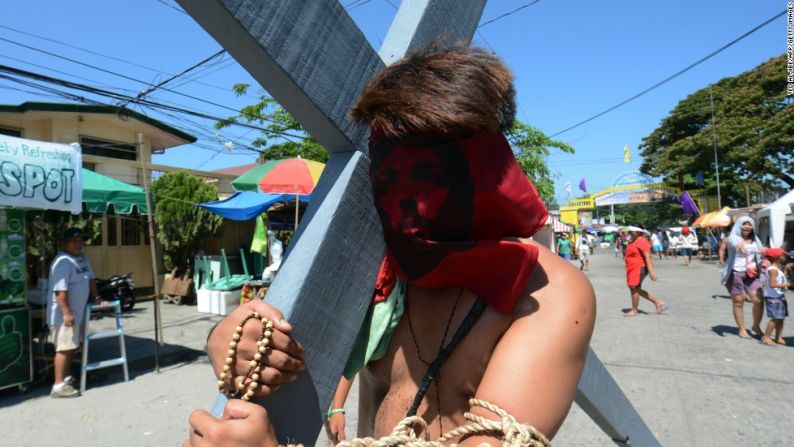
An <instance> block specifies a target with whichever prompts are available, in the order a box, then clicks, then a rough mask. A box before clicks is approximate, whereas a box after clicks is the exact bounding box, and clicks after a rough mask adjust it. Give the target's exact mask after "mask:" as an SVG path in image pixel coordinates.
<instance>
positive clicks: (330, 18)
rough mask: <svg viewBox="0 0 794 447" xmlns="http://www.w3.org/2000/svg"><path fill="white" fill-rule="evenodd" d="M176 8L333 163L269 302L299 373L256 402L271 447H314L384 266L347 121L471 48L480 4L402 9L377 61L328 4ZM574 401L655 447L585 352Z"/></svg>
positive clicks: (200, 1) (197, 1) (435, 3)
mask: <svg viewBox="0 0 794 447" xmlns="http://www.w3.org/2000/svg"><path fill="white" fill-rule="evenodd" d="M177 1H178V3H179V4H180V5H181V6H182V7H183V8H184V9H185V10H186V11H187V12H188V13H189V14H190V15H191V16H192V17H193V18H194V19H195V20H196V21H197V22H198V23H199V24H200V25H201V26H202V27H203V28H204V29H205V30H206V31H207V32H208V33H209V34H210V35H212V36H213V37H214V38H215V39H216V40H217V41H218V42H219V43H220V44H221V45H222V46H223V47H224V48H225V49H226V50H227V51H228V52H229V54H231V55H232V57H234V58H235V59H236V60H237V61H238V62H239V63H240V65H242V66H243V67H244V68H245V69H246V70H248V72H249V73H250V74H251V75H252V76H253V77H254V78H255V79H256V80H257V81H258V82H259V83H260V84H261V85H262V86H263V87H264V88H265V89H266V90H267V91H268V92H269V93H270V94H271V95H272V96H273V98H275V99H276V100H277V101H278V102H279V104H281V105H282V106H283V107H284V109H286V110H287V111H288V112H289V113H291V114H292V115H293V116H294V117H295V118H296V119H297V120H298V122H300V123H301V125H302V126H303V127H304V128H305V129H306V130H307V131H308V132H309V133H310V134H311V135H312V136H313V137H315V138H316V139H317V141H319V142H320V144H322V145H323V146H324V147H325V148H326V149H328V150H329V151H330V152H331V157H330V158H329V160H328V163H327V165H326V167H325V170H324V172H323V175H322V177H321V178H320V181H319V183H318V185H317V187H316V189H315V190H314V192H313V194H312V202H311V205H310V206H309V209H308V210H307V213H306V216H305V217H304V218H303V221H302V222H301V226H300V228H299V229H298V233H297V234H296V235H295V237H294V238H293V243H292V244H291V246H290V250H289V252H288V256H287V257H286V259H285V260H284V262H283V263H282V265H281V268H280V270H279V274H278V276H277V278H276V280H275V281H274V282H273V284H272V286H271V288H270V290H269V291H268V301H269V302H270V303H271V304H273V305H274V306H276V307H277V308H279V309H280V310H281V311H282V312H284V314H285V315H286V317H287V319H288V320H289V321H290V322H291V323H292V324H293V325H294V327H295V331H294V336H295V337H296V338H297V339H298V340H299V341H300V342H301V343H302V344H303V346H304V347H305V349H306V362H307V365H308V369H307V371H306V372H304V373H302V374H301V375H300V377H299V380H298V381H297V382H295V383H292V384H289V385H286V386H284V387H283V388H282V390H280V391H279V392H277V393H275V395H274V396H271V397H269V398H267V399H262V400H261V401H260V403H262V404H263V405H265V406H266V407H267V408H268V410H269V414H270V416H271V420H272V422H273V424H274V425H275V427H276V431H277V433H278V434H279V438H280V439H279V440H280V442H285V441H287V440H289V441H290V442H300V443H303V444H304V445H313V444H314V442H315V441H316V438H317V435H318V433H319V431H320V429H321V427H322V422H323V418H324V416H325V411H326V410H327V409H328V406H329V405H330V402H331V399H332V397H333V394H334V392H335V390H336V386H337V384H338V381H339V378H340V376H341V374H342V369H343V367H344V365H345V363H346V361H347V357H348V355H349V353H350V351H351V349H352V346H353V342H354V340H355V337H356V335H357V333H358V330H359V329H360V327H361V323H362V321H363V319H364V315H365V313H366V311H367V308H368V306H369V302H370V299H371V297H372V292H373V285H374V283H375V278H376V276H377V272H378V267H379V266H380V262H381V260H382V259H383V255H384V243H383V237H382V230H381V225H380V221H379V220H378V218H377V215H376V212H375V207H374V205H373V202H372V195H371V189H370V184H369V178H368V176H367V169H368V165H369V159H368V158H367V137H368V132H369V130H368V129H367V128H366V127H364V126H360V125H356V124H353V123H352V122H351V121H349V120H348V119H347V111H348V110H349V109H350V108H351V107H352V106H353V104H354V103H355V101H356V100H357V98H358V96H359V94H360V92H361V91H362V89H363V87H364V86H365V85H366V84H367V82H368V81H369V79H370V78H372V76H373V75H374V74H375V73H377V72H378V71H380V70H382V69H383V68H384V67H385V64H388V63H391V62H393V61H395V60H397V59H399V58H401V57H402V56H403V55H404V54H405V53H406V52H408V51H410V50H412V49H416V48H421V47H423V46H425V45H427V44H429V43H430V42H431V41H433V40H434V39H436V38H439V37H440V38H443V42H444V43H453V42H465V43H469V42H471V38H472V36H473V35H474V32H475V31H476V29H477V24H478V22H479V20H480V16H481V15H482V11H483V9H484V7H485V2H486V0H403V1H402V3H401V5H400V8H399V11H398V12H397V15H396V17H395V19H394V21H393V23H392V25H391V27H390V29H389V32H388V34H387V36H386V39H385V40H384V42H383V46H382V48H381V51H380V53H376V52H375V50H373V49H372V47H371V46H370V45H369V43H368V42H367V40H366V38H365V37H364V35H363V33H362V32H361V30H360V29H359V28H358V27H357V26H356V24H355V23H354V22H353V20H352V19H351V18H350V17H349V16H348V14H347V12H346V11H345V9H344V8H343V7H342V5H340V3H339V2H338V1H336V0H258V1H257V0H177ZM576 401H577V402H578V403H579V405H580V406H582V408H583V409H584V410H585V411H586V412H587V413H588V414H589V415H590V416H591V417H592V418H593V419H594V420H595V421H596V423H598V425H599V426H600V427H601V428H602V429H603V430H604V431H605V432H606V433H607V434H608V435H609V436H610V437H611V438H612V439H614V440H616V442H618V441H619V442H623V441H625V440H628V443H629V444H631V445H642V446H654V445H658V442H657V441H656V440H655V439H654V437H653V435H652V434H651V433H650V431H649V430H648V428H647V427H646V426H645V423H644V422H643V421H642V419H641V418H640V416H639V415H638V414H637V413H636V411H635V410H634V408H633V407H632V405H631V403H630V402H629V401H628V400H627V399H626V397H625V396H624V395H623V392H622V391H621V390H620V388H619V387H618V386H617V384H616V383H615V382H614V380H612V377H611V376H610V375H609V373H608V372H607V371H606V369H605V368H604V367H603V365H602V364H601V362H600V361H599V360H598V358H597V357H596V356H595V354H594V353H592V351H590V352H589V353H588V359H587V362H586V366H585V373H584V376H583V378H582V380H581V383H580V385H579V389H578V392H577V396H576ZM622 445H627V444H626V443H623V444H622Z"/></svg>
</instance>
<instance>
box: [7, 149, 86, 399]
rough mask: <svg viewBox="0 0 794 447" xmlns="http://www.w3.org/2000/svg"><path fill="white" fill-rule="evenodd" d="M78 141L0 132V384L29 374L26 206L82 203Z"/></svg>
mask: <svg viewBox="0 0 794 447" xmlns="http://www.w3.org/2000/svg"><path fill="white" fill-rule="evenodd" d="M82 174H83V170H82V155H81V153H80V147H79V146H77V145H66V144H56V143H47V142H42V141H33V140H25V139H21V138H15V137H10V136H5V135H0V389H2V388H8V387H11V386H19V387H20V388H23V387H24V386H25V384H26V383H28V382H30V381H31V380H32V379H33V358H32V351H31V325H30V308H29V307H28V305H27V278H26V268H25V266H26V261H25V257H26V248H25V212H24V210H27V209H54V210H62V211H69V212H72V213H79V212H80V211H81V208H82V203H81V198H82V186H83V181H82Z"/></svg>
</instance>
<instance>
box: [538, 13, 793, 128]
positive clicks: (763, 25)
mask: <svg viewBox="0 0 794 447" xmlns="http://www.w3.org/2000/svg"><path fill="white" fill-rule="evenodd" d="M784 14H786V10H785V9H784V10H783V11H781V12H780V13H779V14H776V15H774V16H773V17H771V18H769V19H767V20H765V21H764V22H763V23H761V24H760V25H757V26H756V27H754V28H753V29H751V30H750V31H747V32H746V33H744V34H742V35H741V36H739V37H737V38H735V39H733V40H732V41H730V42H728V43H726V44H725V45H723V46H721V47H719V48H718V49H717V50H715V51H712V52H711V53H709V54H707V55H706V56H704V57H702V58H700V59H698V60H697V61H695V62H693V63H691V64H689V65H687V66H686V67H684V68H683V69H681V70H678V71H677V72H675V73H673V74H672V75H670V76H668V77H666V78H664V79H662V80H661V81H659V82H657V83H656V84H653V85H652V86H650V87H648V88H646V89H645V90H643V91H641V92H639V93H637V94H635V95H633V96H631V97H629V98H627V99H624V100H623V101H621V102H619V103H617V104H615V105H614V106H612V107H610V108H608V109H606V110H604V111H603V112H600V113H597V114H595V115H593V116H591V117H590V118H587V119H585V120H582V121H580V122H578V123H576V124H574V125H572V126H569V127H566V128H565V129H563V130H561V131H559V132H557V133H554V134H552V135H549V138H554V137H556V136H557V135H561V134H564V133H565V132H568V131H569V130H573V129H576V128H577V127H579V126H581V125H583V124H587V123H589V122H590V121H593V120H594V119H596V118H599V117H602V116H604V115H606V114H607V113H609V112H611V111H613V110H615V109H617V108H619V107H622V106H624V105H626V104H628V103H630V102H631V101H634V100H635V99H637V98H639V97H640V96H643V95H645V94H646V93H648V92H650V91H652V90H655V89H656V88H658V87H661V86H662V85H664V84H666V83H668V82H670V81H672V80H673V79H675V78H677V77H679V76H681V75H682V74H684V73H686V72H688V71H689V70H691V69H693V68H695V67H697V66H698V65H700V64H702V63H703V62H706V61H707V60H709V59H711V58H712V57H714V56H716V55H718V54H719V53H721V52H723V51H725V50H726V49H728V48H730V47H731V46H733V45H734V44H736V43H738V42H739V41H741V40H742V39H744V38H746V37H747V36H749V35H751V34H753V33H754V32H756V31H758V30H760V29H761V28H763V27H765V26H766V25H769V24H770V23H772V22H773V21H774V20H775V19H777V18H778V17H781V16H783V15H784Z"/></svg>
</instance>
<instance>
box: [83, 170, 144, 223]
mask: <svg viewBox="0 0 794 447" xmlns="http://www.w3.org/2000/svg"><path fill="white" fill-rule="evenodd" d="M83 203H85V205H86V208H88V212H90V213H105V212H107V209H108V206H109V205H113V209H115V210H116V214H130V213H132V209H133V207H138V212H139V213H140V214H146V194H145V193H144V192H143V188H141V187H139V186H135V185H130V184H129V183H124V182H122V181H119V180H116V179H114V178H110V177H107V176H104V175H102V174H97V173H96V172H94V171H89V170H88V169H83Z"/></svg>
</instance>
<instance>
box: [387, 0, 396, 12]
mask: <svg viewBox="0 0 794 447" xmlns="http://www.w3.org/2000/svg"><path fill="white" fill-rule="evenodd" d="M384 1H385V2H386V3H388V4H389V6H391V7H392V8H394V9H395V10H399V9H400V8H398V7H397V5H395V4H394V3H392V2H391V0H384Z"/></svg>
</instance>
